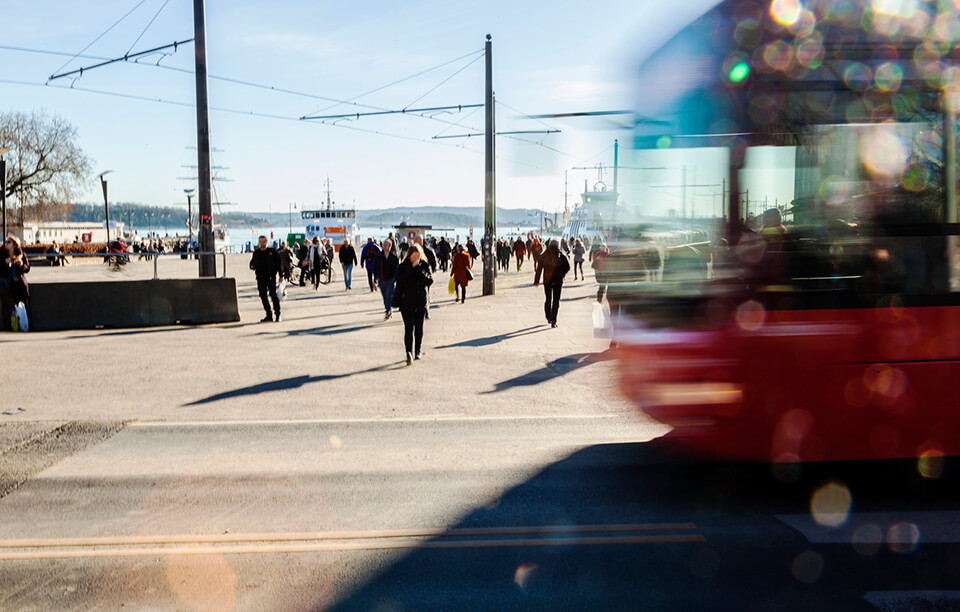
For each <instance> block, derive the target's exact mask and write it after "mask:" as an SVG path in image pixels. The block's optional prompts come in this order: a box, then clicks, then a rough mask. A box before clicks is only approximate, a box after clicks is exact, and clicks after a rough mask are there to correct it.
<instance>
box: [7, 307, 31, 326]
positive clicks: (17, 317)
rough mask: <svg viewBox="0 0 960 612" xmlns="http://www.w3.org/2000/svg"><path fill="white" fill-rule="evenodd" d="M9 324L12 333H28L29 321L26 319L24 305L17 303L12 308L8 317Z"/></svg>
mask: <svg viewBox="0 0 960 612" xmlns="http://www.w3.org/2000/svg"><path fill="white" fill-rule="evenodd" d="M10 323H11V326H12V327H13V331H18V330H19V331H22V332H26V331H30V319H29V318H28V317H27V306H26V304H24V303H23V302H17V304H16V305H15V306H14V307H13V315H12V316H11V317H10Z"/></svg>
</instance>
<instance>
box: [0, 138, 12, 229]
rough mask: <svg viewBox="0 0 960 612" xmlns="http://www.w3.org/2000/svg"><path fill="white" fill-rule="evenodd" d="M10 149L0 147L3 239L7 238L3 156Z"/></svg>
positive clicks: (4, 162)
mask: <svg viewBox="0 0 960 612" xmlns="http://www.w3.org/2000/svg"><path fill="white" fill-rule="evenodd" d="M12 150H13V149H11V148H10V147H0V201H2V202H3V238H4V240H6V238H7V160H5V159H3V156H4V155H6V154H7V153H9V152H10V151H12Z"/></svg>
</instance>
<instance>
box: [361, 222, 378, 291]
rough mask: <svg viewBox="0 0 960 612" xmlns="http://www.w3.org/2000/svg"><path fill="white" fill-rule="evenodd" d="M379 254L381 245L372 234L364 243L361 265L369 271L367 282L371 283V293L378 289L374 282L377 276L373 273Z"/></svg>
mask: <svg viewBox="0 0 960 612" xmlns="http://www.w3.org/2000/svg"><path fill="white" fill-rule="evenodd" d="M379 256H380V247H378V246H377V243H376V242H374V241H373V237H372V236H371V237H370V238H367V244H365V245H363V249H362V250H361V251H360V265H362V266H363V267H364V268H365V269H366V271H367V282H368V283H370V293H373V292H374V291H376V290H377V286H376V283H375V282H374V281H376V278H375V275H374V273H373V267H374V264H375V263H376V261H377V257H379Z"/></svg>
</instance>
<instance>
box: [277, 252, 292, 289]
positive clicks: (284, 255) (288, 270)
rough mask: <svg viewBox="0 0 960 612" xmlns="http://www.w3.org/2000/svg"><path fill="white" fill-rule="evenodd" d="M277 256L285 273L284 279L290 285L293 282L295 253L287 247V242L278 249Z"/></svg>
mask: <svg viewBox="0 0 960 612" xmlns="http://www.w3.org/2000/svg"><path fill="white" fill-rule="evenodd" d="M277 255H279V256H280V269H281V270H282V272H283V278H284V279H285V280H286V281H287V282H288V283H289V282H291V281H292V280H293V251H291V250H290V247H288V246H287V243H286V242H281V243H280V248H279V249H277Z"/></svg>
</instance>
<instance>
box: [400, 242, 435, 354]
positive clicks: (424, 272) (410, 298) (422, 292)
mask: <svg viewBox="0 0 960 612" xmlns="http://www.w3.org/2000/svg"><path fill="white" fill-rule="evenodd" d="M432 284H433V276H431V274H430V264H429V263H428V262H427V258H426V257H425V256H424V252H423V247H421V246H420V245H419V244H411V245H410V246H409V247H408V249H407V256H406V257H404V258H403V263H401V264H400V267H399V268H397V284H396V287H395V288H394V290H393V304H392V305H393V306H395V307H397V308H399V309H400V315H401V316H402V317H403V346H404V348H405V349H406V351H407V365H412V364H413V359H414V355H416V359H422V358H423V319H424V317H426V315H427V289H428V288H429V287H430V285H432Z"/></svg>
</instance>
